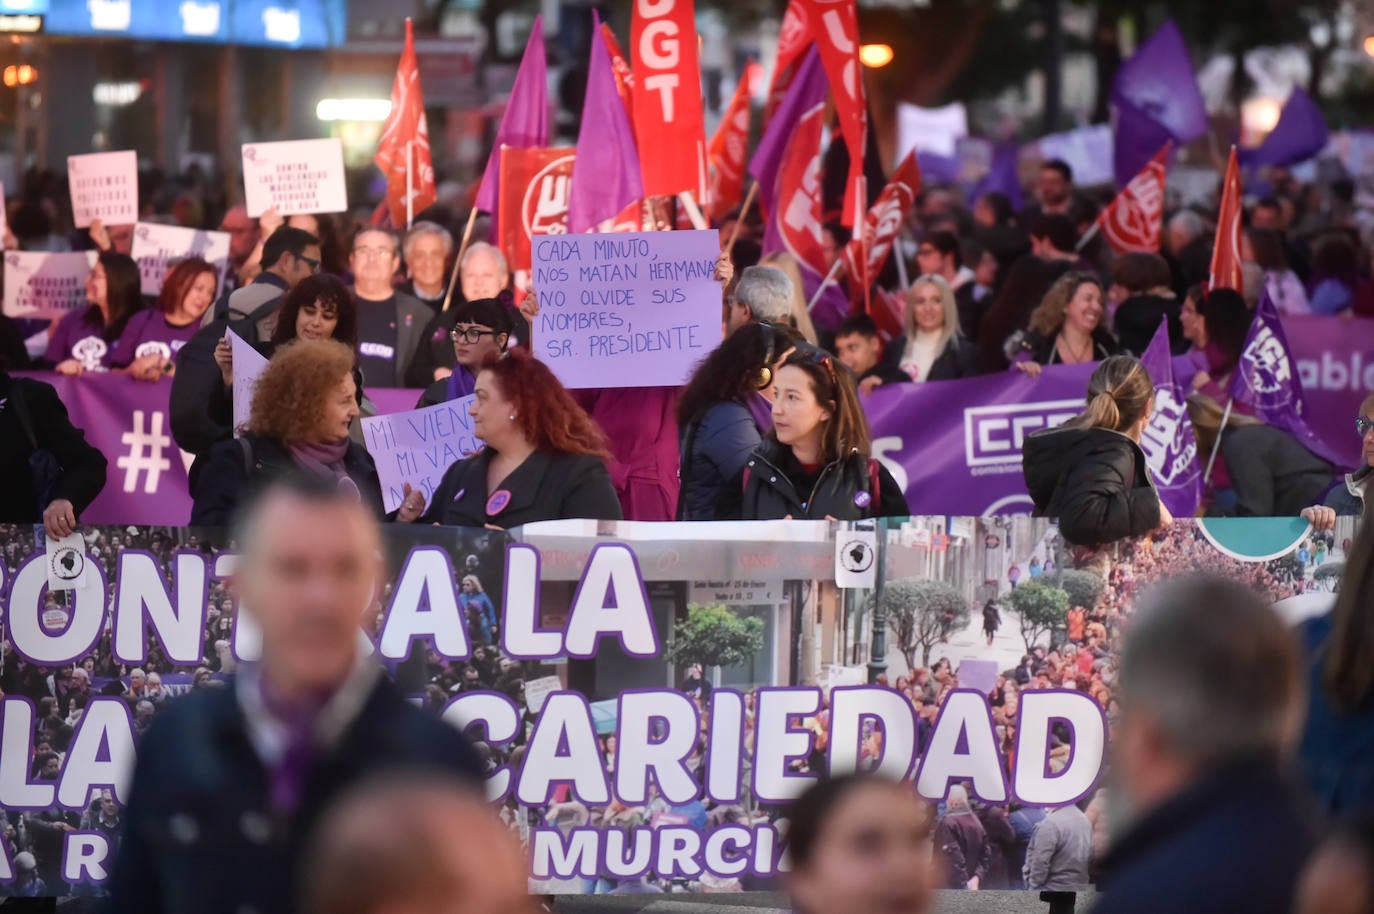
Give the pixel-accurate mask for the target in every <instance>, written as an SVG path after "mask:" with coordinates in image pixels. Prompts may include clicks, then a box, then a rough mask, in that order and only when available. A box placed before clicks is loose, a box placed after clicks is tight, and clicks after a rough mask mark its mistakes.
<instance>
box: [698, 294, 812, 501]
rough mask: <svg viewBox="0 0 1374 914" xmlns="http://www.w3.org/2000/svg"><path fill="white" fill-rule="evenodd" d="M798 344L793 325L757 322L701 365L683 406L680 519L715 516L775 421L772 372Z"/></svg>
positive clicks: (749, 325)
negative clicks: (722, 492)
mask: <svg viewBox="0 0 1374 914" xmlns="http://www.w3.org/2000/svg"><path fill="white" fill-rule="evenodd" d="M796 344H797V338H796V334H795V331H793V330H792V328H791V327H788V326H786V325H783V324H771V323H764V322H757V321H752V322H750V323H747V324H745V325H744V326H743V327H740V328H739V329H738V330H736V331H735V332H734V333H732V334H730V336H728V337H726V339H725V342H723V343H721V344H720V346H718V347H717V348H716V350H715V351H714V352H712V353H711V354H710V355H708V356H707V357H706V358H705V359H704V360H703V361H702V363H701V364H700V365H699V366H698V367H697V370H696V372H695V373H694V374H693V375H692V379H691V380H690V381H688V382H687V387H686V388H685V389H684V390H683V391H682V395H681V397H680V398H679V399H678V404H677V421H678V429H679V432H678V439H679V447H680V449H681V453H682V457H681V463H680V467H681V468H680V470H679V477H680V478H681V480H682V486H681V489H680V490H679V493H678V506H677V519H678V520H711V519H712V518H713V517H714V516H715V511H716V500H717V498H719V497H720V489H721V486H723V485H725V484H726V483H727V482H728V481H729V480H731V479H733V478H735V476H737V475H738V474H739V472H740V470H741V469H743V468H744V464H745V463H746V462H747V461H748V460H749V455H750V454H752V453H753V452H754V449H755V448H757V447H758V446H759V444H760V443H761V442H762V441H763V436H764V434H766V433H767V432H768V430H769V429H771V428H772V427H773V402H772V400H771V399H769V398H770V396H771V394H772V390H773V374H774V372H775V371H777V369H778V367H779V366H780V365H781V364H782V362H783V360H784V359H785V358H786V357H787V356H788V355H789V354H790V353H791V352H792V350H793V348H794V347H795V346H796Z"/></svg>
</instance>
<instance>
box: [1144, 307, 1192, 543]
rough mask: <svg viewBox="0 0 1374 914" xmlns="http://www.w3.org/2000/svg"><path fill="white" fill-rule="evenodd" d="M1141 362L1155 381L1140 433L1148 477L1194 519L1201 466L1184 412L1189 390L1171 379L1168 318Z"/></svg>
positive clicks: (1167, 503) (1172, 507)
mask: <svg viewBox="0 0 1374 914" xmlns="http://www.w3.org/2000/svg"><path fill="white" fill-rule="evenodd" d="M1140 361H1141V364H1143V365H1144V366H1145V370H1146V371H1147V372H1149V373H1150V379H1151V380H1152V381H1154V384H1155V408H1154V412H1153V413H1151V414H1150V423H1149V425H1148V426H1146V428H1145V432H1144V434H1143V435H1141V437H1140V446H1141V448H1142V449H1143V450H1144V451H1145V462H1146V463H1147V464H1148V465H1149V467H1150V477H1151V478H1152V479H1153V480H1154V482H1155V487H1156V488H1158V489H1159V498H1160V500H1161V501H1163V502H1164V507H1166V508H1168V509H1169V513H1170V514H1172V515H1173V516H1174V517H1193V516H1195V515H1196V514H1197V510H1198V507H1199V506H1200V505H1201V504H1202V467H1201V465H1199V463H1198V454H1197V438H1196V437H1194V435H1193V420H1192V419H1191V418H1190V417H1189V415H1188V403H1187V396H1188V394H1187V392H1186V391H1185V390H1184V389H1183V386H1182V385H1181V384H1179V383H1178V380H1177V379H1176V378H1175V377H1174V366H1173V358H1172V356H1171V355H1170V353H1169V322H1168V321H1166V320H1161V321H1160V322H1159V329H1158V330H1156V331H1155V335H1154V339H1152V340H1150V345H1149V346H1148V347H1146V349H1145V354H1144V355H1143V356H1141V359H1140Z"/></svg>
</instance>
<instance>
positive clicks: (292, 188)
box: [243, 138, 348, 219]
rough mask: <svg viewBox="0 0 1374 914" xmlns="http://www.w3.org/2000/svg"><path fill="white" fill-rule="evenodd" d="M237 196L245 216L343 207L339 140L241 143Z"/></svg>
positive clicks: (341, 209)
mask: <svg viewBox="0 0 1374 914" xmlns="http://www.w3.org/2000/svg"><path fill="white" fill-rule="evenodd" d="M243 195H244V203H246V204H247V206H248V215H249V216H250V217H252V218H255V219H256V218H257V217H258V216H261V215H262V214H263V213H265V212H267V211H268V210H269V209H274V210H276V211H277V212H278V213H280V214H281V215H283V216H292V215H295V214H297V213H342V212H344V211H345V210H347V209H348V185H347V182H346V179H345V174H344V160H343V144H342V142H340V141H339V140H338V139H337V138H331V139H323V140H286V141H283V142H279V143H245V144H244V145H243Z"/></svg>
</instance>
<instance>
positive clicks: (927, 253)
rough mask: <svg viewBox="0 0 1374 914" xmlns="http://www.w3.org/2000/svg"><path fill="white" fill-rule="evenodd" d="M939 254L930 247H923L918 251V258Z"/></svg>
mask: <svg viewBox="0 0 1374 914" xmlns="http://www.w3.org/2000/svg"><path fill="white" fill-rule="evenodd" d="M938 253H940V252H939V251H937V250H936V249H935V248H930V247H925V246H922V247H919V248H917V249H916V256H917V257H929V256H930V255H931V254H938Z"/></svg>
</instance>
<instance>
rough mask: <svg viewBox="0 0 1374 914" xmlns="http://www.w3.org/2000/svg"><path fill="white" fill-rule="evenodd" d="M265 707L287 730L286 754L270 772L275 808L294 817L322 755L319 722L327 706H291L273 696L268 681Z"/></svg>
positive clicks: (317, 703)
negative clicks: (318, 736) (316, 762)
mask: <svg viewBox="0 0 1374 914" xmlns="http://www.w3.org/2000/svg"><path fill="white" fill-rule="evenodd" d="M260 694H261V695H262V704H263V707H264V708H266V709H267V711H268V713H269V714H271V715H272V716H273V717H275V718H276V719H277V720H278V721H279V722H280V723H281V724H282V725H283V726H285V727H286V731H287V738H286V751H285V752H284V753H283V754H282V757H281V759H280V760H279V761H278V762H277V764H276V765H274V766H272V769H271V770H270V771H269V772H268V781H269V785H270V789H271V795H272V808H273V809H275V810H277V811H278V812H283V813H288V814H289V813H292V812H295V810H296V809H297V807H299V806H300V802H301V795H302V793H303V792H304V789H305V781H306V778H307V777H308V776H309V774H310V769H311V768H312V767H314V764H315V760H316V758H317V757H318V755H319V749H318V747H317V746H316V744H315V721H316V719H317V718H318V717H319V714H320V711H321V710H322V709H323V708H324V706H325V704H326V703H327V702H326V701H325V700H321V701H315V702H303V703H295V702H288V701H286V700H285V699H283V698H281V697H280V696H278V695H276V694H274V693H273V690H272V688H271V686H270V685H269V684H268V682H267V680H266V679H262V680H260Z"/></svg>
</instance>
